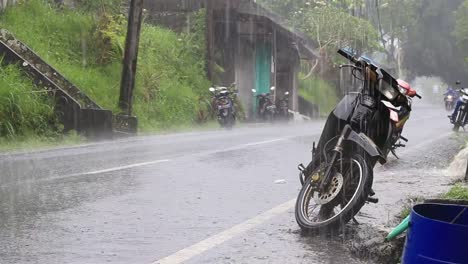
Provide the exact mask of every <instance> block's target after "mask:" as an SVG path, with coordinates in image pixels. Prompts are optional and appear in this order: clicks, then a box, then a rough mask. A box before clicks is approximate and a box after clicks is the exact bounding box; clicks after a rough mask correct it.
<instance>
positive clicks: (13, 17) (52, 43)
mask: <svg viewBox="0 0 468 264" xmlns="http://www.w3.org/2000/svg"><path fill="white" fill-rule="evenodd" d="M121 3H122V1H119V0H105V1H76V6H75V7H74V8H69V7H64V6H62V7H59V6H57V5H55V4H54V3H53V1H46V0H29V1H20V2H19V3H18V4H17V5H16V6H13V7H10V8H8V9H7V10H6V11H5V12H3V13H2V14H1V15H0V27H1V28H5V29H7V30H9V31H11V32H12V33H13V34H14V35H15V36H16V37H17V38H18V39H19V40H21V41H23V42H24V43H25V44H26V45H28V46H29V47H30V48H32V49H33V50H34V51H35V52H36V53H37V54H39V55H40V56H41V57H43V59H44V60H45V61H47V62H48V63H50V64H51V65H52V66H53V67H55V68H56V69H58V70H59V71H60V72H61V73H62V74H63V75H64V76H66V77H67V78H68V79H70V80H71V81H72V82H73V83H74V84H76V85H77V86H78V87H80V88H81V89H82V90H83V91H84V92H85V93H86V94H88V95H89V96H90V97H91V98H92V99H93V100H95V101H96V102H97V103H98V104H99V105H101V106H102V107H104V108H107V109H111V110H113V111H115V112H118V111H119V109H118V108H117V102H118V96H119V89H120V86H119V85H120V74H121V61H122V57H123V49H124V42H125V35H126V20H125V17H124V16H123V15H122V14H120V12H121V10H120V7H121ZM25 18H34V19H33V22H32V20H30V19H25ZM140 41H141V42H140V50H139V61H138V73H137V83H136V89H135V95H134V101H135V105H134V114H135V115H136V116H138V118H139V124H140V127H139V128H140V129H141V130H142V132H149V131H154V130H161V129H170V128H171V127H172V126H173V125H178V126H184V125H188V124H191V123H194V122H196V121H198V120H197V119H198V116H199V112H200V111H207V106H206V103H205V102H206V98H208V96H209V95H208V94H207V93H206V92H205V91H206V90H207V87H209V86H210V83H209V81H208V80H207V79H206V78H205V77H204V76H205V74H204V70H203V69H204V54H205V53H204V52H205V51H204V49H205V45H204V20H203V13H202V12H200V13H199V14H196V16H195V19H194V22H193V23H192V27H191V30H190V32H185V33H181V34H178V33H175V32H173V31H170V30H168V29H163V28H160V27H156V26H152V25H149V24H147V23H144V25H143V26H142V30H141V40H140ZM0 75H1V80H0V82H1V85H0V100H1V102H0V107H1V109H0V110H1V111H0V120H1V121H0V144H2V143H3V142H6V141H11V140H12V139H18V140H19V139H24V138H26V137H30V136H32V135H34V138H37V139H38V140H43V141H46V142H47V141H48V139H50V138H57V137H60V136H59V135H60V133H61V129H62V128H61V127H60V125H58V123H57V119H56V117H55V115H54V111H53V104H52V102H51V101H50V100H49V99H48V98H47V97H46V96H45V95H44V94H41V93H38V92H37V90H35V89H34V86H33V83H32V81H31V80H29V79H28V78H26V77H24V76H23V75H22V74H21V72H20V71H19V69H18V68H16V67H14V66H11V67H6V68H4V67H2V69H0ZM202 109H203V110H202Z"/></svg>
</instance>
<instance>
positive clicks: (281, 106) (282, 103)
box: [276, 92, 292, 121]
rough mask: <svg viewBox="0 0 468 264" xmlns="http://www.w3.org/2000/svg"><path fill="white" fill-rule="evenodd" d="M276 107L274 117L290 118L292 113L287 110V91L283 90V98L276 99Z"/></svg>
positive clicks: (285, 119) (279, 118)
mask: <svg viewBox="0 0 468 264" xmlns="http://www.w3.org/2000/svg"><path fill="white" fill-rule="evenodd" d="M276 109H277V111H276V119H278V120H284V121H288V120H291V119H292V114H291V113H290V112H289V92H285V93H284V96H283V98H281V99H280V100H278V103H277V107H276Z"/></svg>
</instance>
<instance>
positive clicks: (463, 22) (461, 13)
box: [453, 0, 468, 61]
mask: <svg viewBox="0 0 468 264" xmlns="http://www.w3.org/2000/svg"><path fill="white" fill-rule="evenodd" d="M455 19H456V21H455V29H454V31H453V36H454V37H455V39H456V42H457V46H458V47H459V48H460V52H461V53H462V54H463V58H464V59H465V61H467V60H468V0H465V1H464V2H463V4H462V5H461V6H460V8H459V9H458V11H457V12H456V17H455Z"/></svg>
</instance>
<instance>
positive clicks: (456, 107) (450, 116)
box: [447, 81, 463, 123]
mask: <svg viewBox="0 0 468 264" xmlns="http://www.w3.org/2000/svg"><path fill="white" fill-rule="evenodd" d="M460 84H461V82H460V81H456V82H455V85H456V86H460ZM459 88H460V87H459ZM449 89H450V88H449ZM447 90H448V89H447ZM454 91H455V93H456V96H457V97H459V96H458V92H457V91H456V90H454ZM462 103H463V102H462V101H461V99H460V98H459V99H458V100H457V104H456V105H455V109H454V110H453V113H452V114H451V115H448V118H450V122H451V123H453V122H455V118H457V112H458V109H459V108H460V106H461V105H462Z"/></svg>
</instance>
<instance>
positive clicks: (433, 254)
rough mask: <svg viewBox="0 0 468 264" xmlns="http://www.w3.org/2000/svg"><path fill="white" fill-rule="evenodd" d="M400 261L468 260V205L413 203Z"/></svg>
mask: <svg viewBox="0 0 468 264" xmlns="http://www.w3.org/2000/svg"><path fill="white" fill-rule="evenodd" d="M402 263H403V264H415V263H416V264H417V263H446V264H447V263H452V264H454V263H457V264H466V263H468V206H464V205H451V204H450V205H449V204H418V205H415V206H414V207H413V210H412V211H411V216H410V227H409V231H408V234H407V236H406V242H405V249H404V251H403V259H402Z"/></svg>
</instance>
